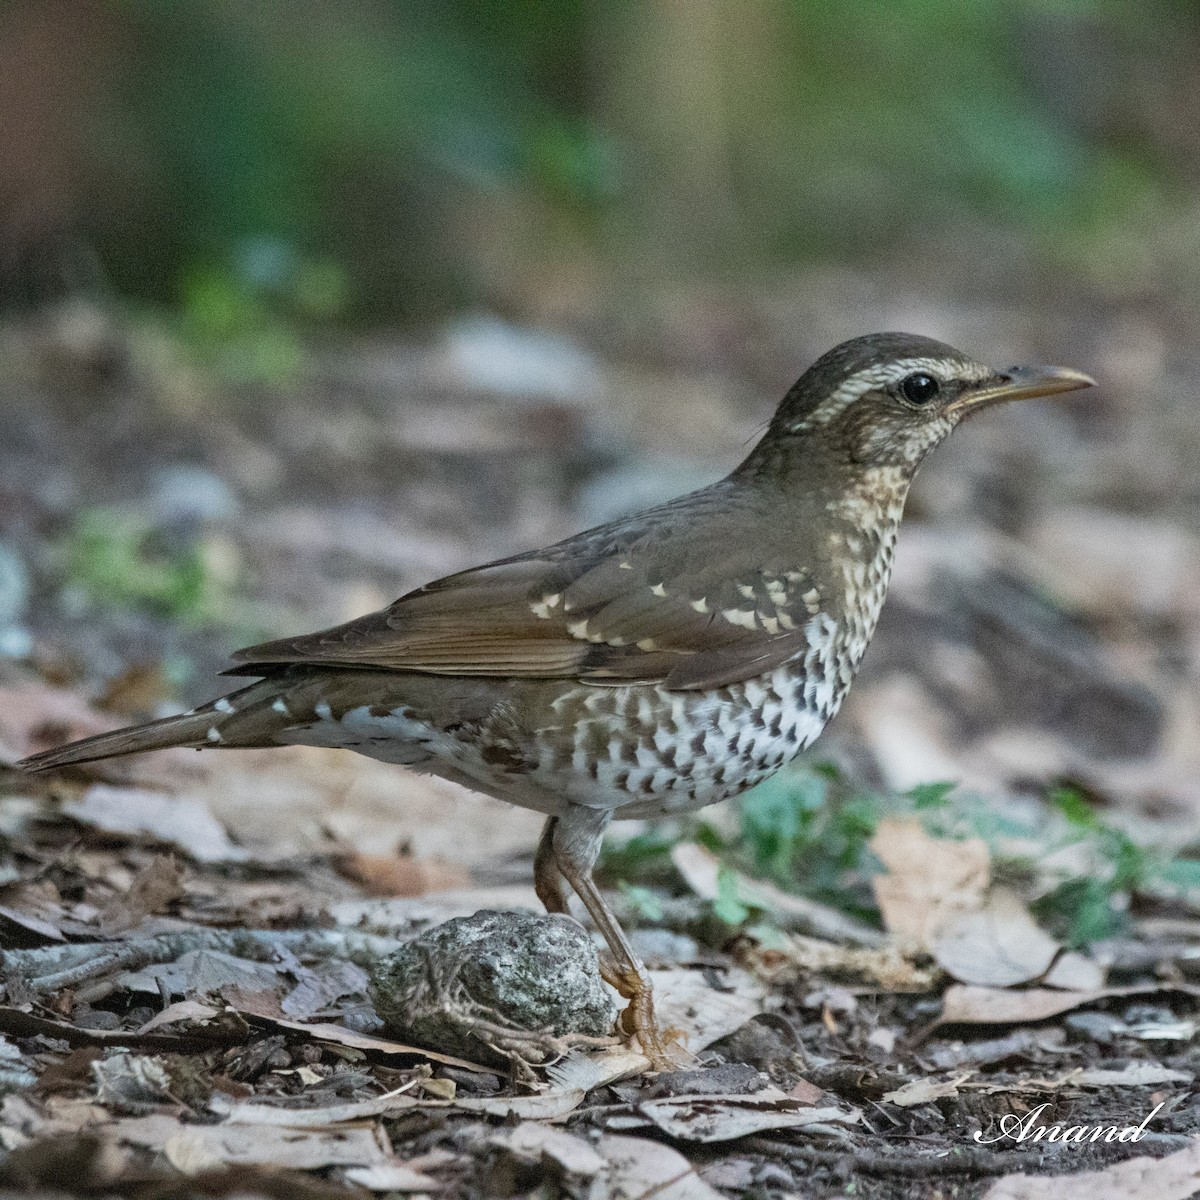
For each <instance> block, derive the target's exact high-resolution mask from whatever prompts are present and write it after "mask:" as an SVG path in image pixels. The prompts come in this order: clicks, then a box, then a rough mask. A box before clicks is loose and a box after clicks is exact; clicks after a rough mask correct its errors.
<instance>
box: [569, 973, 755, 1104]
mask: <svg viewBox="0 0 1200 1200" xmlns="http://www.w3.org/2000/svg"><path fill="white" fill-rule="evenodd" d="M650 978H651V980H652V981H653V983H654V1004H655V1009H656V1011H657V1013H658V1019H659V1023H660V1024H661V1026H662V1027H663V1028H664V1029H675V1030H679V1032H680V1034H681V1038H682V1042H681V1044H682V1046H683V1048H685V1049H686V1050H688V1051H689V1052H690V1053H693V1054H695V1053H697V1052H698V1051H700V1050H703V1049H704V1048H705V1047H706V1046H711V1045H712V1044H713V1042H717V1041H720V1039H721V1038H723V1037H727V1036H728V1035H729V1034H731V1033H733V1032H734V1031H735V1030H738V1029H740V1028H741V1027H742V1026H743V1025H745V1024H746V1022H747V1021H749V1020H752V1019H753V1018H754V1017H756V1016H758V1014H759V1013H760V1012H762V1011H763V997H764V991H763V987H762V985H761V984H760V983H759V982H758V981H757V980H756V979H754V978H753V977H752V976H751V975H749V974H747V972H745V971H741V970H737V969H734V970H731V971H728V972H726V973H725V974H724V977H723V978H724V985H725V986H724V987H723V988H722V989H718V988H715V987H713V986H712V983H711V982H710V979H709V977H708V975H707V974H706V973H705V972H703V971H693V970H688V969H686V968H680V969H677V970H671V971H651V972H650ZM649 1069H650V1060H649V1059H648V1058H647V1057H646V1056H645V1055H644V1054H642V1053H640V1052H639V1051H638V1050H635V1049H633V1048H631V1047H629V1046H612V1047H610V1048H609V1049H606V1050H594V1051H590V1052H588V1051H580V1050H576V1051H572V1052H571V1053H570V1054H568V1055H567V1057H566V1058H564V1059H563V1060H562V1061H561V1062H557V1063H552V1064H551V1065H550V1066H549V1067H547V1068H546V1074H547V1075H548V1076H549V1078H550V1079H552V1080H553V1081H554V1082H555V1083H557V1084H558V1085H559V1086H560V1087H566V1088H581V1089H582V1090H583V1091H585V1092H589V1091H591V1090H592V1088H595V1087H600V1086H601V1085H603V1084H607V1083H615V1082H616V1081H617V1080H619V1079H628V1078H629V1077H630V1076H632V1075H641V1074H642V1073H643V1072H645V1071H648V1070H649Z"/></svg>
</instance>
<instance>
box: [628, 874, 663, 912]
mask: <svg viewBox="0 0 1200 1200" xmlns="http://www.w3.org/2000/svg"><path fill="white" fill-rule="evenodd" d="M617 886H618V887H619V888H620V889H621V893H622V894H623V895H624V896H625V898H626V899H627V900H628V901H629V903H630V904H632V905H633V907H634V909H636V911H637V913H638V915H639V916H642V917H645V918H646V920H647V921H661V920H662V916H663V906H662V902H661V901H660V900H659V898H658V897H657V896H656V895H655V894H654V893H653V892H652V891H651V890H650V889H649V888H647V887H642V886H641V885H640V884H636V883H626V882H625V881H624V880H623V879H622V880H621V881H620V882H619V883H618V884H617Z"/></svg>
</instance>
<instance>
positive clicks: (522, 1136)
mask: <svg viewBox="0 0 1200 1200" xmlns="http://www.w3.org/2000/svg"><path fill="white" fill-rule="evenodd" d="M488 1145H490V1146H496V1147H498V1148H500V1149H503V1150H506V1151H508V1153H509V1154H511V1155H512V1156H513V1158H515V1159H516V1160H517V1161H518V1162H521V1163H525V1164H527V1165H530V1166H537V1165H539V1164H542V1163H547V1162H549V1163H552V1164H554V1166H555V1167H556V1168H557V1170H558V1172H559V1173H560V1174H562V1175H567V1176H571V1177H573V1178H575V1179H580V1180H583V1179H594V1178H595V1177H596V1176H597V1175H599V1174H600V1173H601V1172H603V1171H605V1170H607V1167H608V1164H607V1163H606V1162H605V1160H604V1158H603V1157H602V1156H601V1155H600V1154H598V1153H597V1152H596V1151H595V1150H594V1149H593V1148H592V1146H591V1145H589V1144H588V1143H587V1142H586V1141H584V1139H583V1138H581V1137H578V1136H577V1135H575V1134H573V1133H567V1132H566V1131H565V1130H562V1129H555V1128H554V1127H553V1126H550V1125H539V1124H535V1123H534V1122H533V1121H522V1122H521V1124H519V1125H517V1126H515V1127H514V1128H512V1129H506V1130H504V1131H503V1132H501V1133H495V1134H493V1135H492V1136H491V1137H489V1138H488Z"/></svg>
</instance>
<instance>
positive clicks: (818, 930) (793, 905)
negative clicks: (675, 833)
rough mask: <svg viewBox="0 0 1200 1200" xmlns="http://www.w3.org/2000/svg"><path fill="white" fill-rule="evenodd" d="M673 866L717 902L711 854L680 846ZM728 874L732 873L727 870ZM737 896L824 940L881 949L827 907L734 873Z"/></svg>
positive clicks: (878, 939)
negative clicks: (829, 939)
mask: <svg viewBox="0 0 1200 1200" xmlns="http://www.w3.org/2000/svg"><path fill="white" fill-rule="evenodd" d="M671 862H672V863H673V864H674V866H675V869H676V870H677V871H678V872H679V873H680V875H682V876H683V880H684V882H685V883H686V884H687V885H688V887H689V888H691V889H692V891H693V892H695V894H696V895H697V896H699V897H700V898H701V899H702V900H715V899H716V898H717V895H718V890H717V876H718V873H719V871H720V869H721V866H722V863H721V860H720V859H718V858H717V856H716V855H715V854H713V853H712V851H711V850H706V849H705V848H704V847H703V846H700V845H697V844H696V843H695V842H679V843H677V844H676V845H675V846H673V847H672V848H671ZM726 870H729V868H728V867H726ZM733 875H734V876H735V878H736V879H737V884H738V894H739V895H740V896H741V897H742V898H743V899H744V900H746V901H747V902H748V903H751V904H754V905H755V906H756V907H758V908H762V909H765V910H766V911H767V912H771V913H774V914H775V915H776V916H777V917H781V918H784V922H783V923H784V924H788V925H792V926H796V927H799V928H802V929H805V930H807V931H808V932H810V933H813V934H815V935H816V936H818V937H822V938H831V939H833V940H835V941H839V942H845V943H848V944H850V945H853V946H878V945H880V944H881V943H882V941H883V937H882V936H881V935H880V934H879V933H878V932H877V931H876V930H874V929H871V928H869V927H868V926H866V925H862V924H860V923H859V922H858V921H854V920H852V919H851V918H850V917H847V916H846V915H845V913H841V912H838V910H837V909H836V908H831V907H830V906H829V905H827V904H819V903H817V901H815V900H807V899H805V898H804V897H803V896H794V895H792V894H791V893H790V892H785V891H783V890H782V889H780V888H777V887H775V886H773V885H772V884H770V883H767V882H765V881H764V880H761V879H751V878H750V877H749V876H747V875H743V874H741V872H739V871H734V872H733Z"/></svg>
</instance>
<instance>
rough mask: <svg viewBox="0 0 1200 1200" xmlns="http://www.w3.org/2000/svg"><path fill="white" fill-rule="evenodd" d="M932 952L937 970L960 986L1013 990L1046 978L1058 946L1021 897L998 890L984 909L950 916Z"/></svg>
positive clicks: (1006, 890) (994, 891)
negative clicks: (1017, 986)
mask: <svg viewBox="0 0 1200 1200" xmlns="http://www.w3.org/2000/svg"><path fill="white" fill-rule="evenodd" d="M931 949H932V951H933V957H934V958H935V959H936V960H937V963H938V966H940V967H941V968H942V969H943V970H944V971H946V972H947V973H948V974H950V975H953V976H954V978H955V979H957V980H959V981H960V982H961V983H975V984H981V985H984V986H988V987H1012V986H1013V985H1014V984H1018V983H1028V982H1029V981H1030V980H1031V979H1037V978H1038V977H1039V976H1041V975H1043V974H1045V972H1046V971H1047V969H1048V968H1049V967H1050V964H1051V963H1052V962H1053V961H1054V956H1055V955H1056V954H1057V953H1058V950H1059V944H1058V942H1056V941H1055V940H1054V938H1052V937H1051V936H1050V935H1049V934H1048V933H1045V932H1043V931H1042V930H1041V929H1040V928H1039V927H1038V925H1037V924H1036V922H1035V921H1034V919H1033V918H1032V917H1031V916H1030V915H1029V910H1028V909H1027V908H1026V907H1025V904H1024V902H1023V901H1022V900H1021V899H1020V897H1018V896H1017V895H1016V894H1015V893H1013V892H1011V891H1009V889H1007V888H995V889H994V890H993V891H992V893H991V895H989V896H988V898H987V901H986V903H985V904H984V906H983V907H982V908H981V909H979V910H977V911H974V912H958V913H954V914H953V915H951V916H950V917H949V918H948V919H947V920H946V922H945V923H944V924H943V925H942V927H941V929H940V930H939V932H938V933H937V937H936V941H935V942H934V944H933V946H932V948H931Z"/></svg>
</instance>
